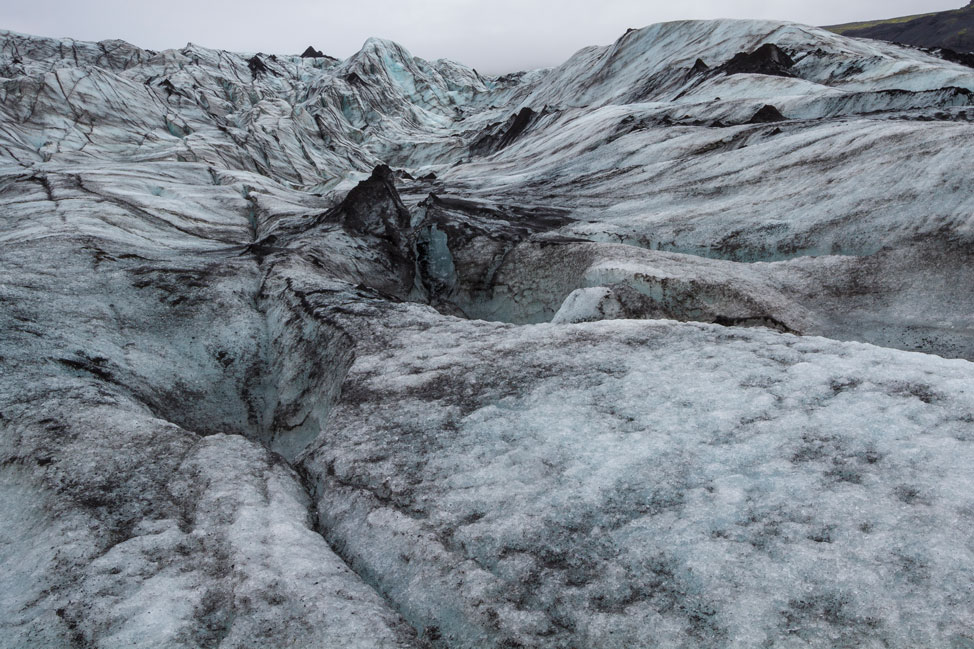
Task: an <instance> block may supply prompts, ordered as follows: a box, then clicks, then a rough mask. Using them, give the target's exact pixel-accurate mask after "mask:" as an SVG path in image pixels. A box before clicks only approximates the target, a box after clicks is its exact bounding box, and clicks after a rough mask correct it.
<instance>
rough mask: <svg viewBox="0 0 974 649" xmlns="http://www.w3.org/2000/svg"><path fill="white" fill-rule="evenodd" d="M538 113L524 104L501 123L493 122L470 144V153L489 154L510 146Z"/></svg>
mask: <svg viewBox="0 0 974 649" xmlns="http://www.w3.org/2000/svg"><path fill="white" fill-rule="evenodd" d="M537 117H538V113H536V112H534V110H533V109H531V108H529V107H527V106H525V107H523V108H521V110H520V111H518V112H517V113H516V114H514V115H511V117H510V118H509V119H508V120H507V121H506V122H504V123H503V124H494V125H492V126H490V127H488V129H487V131H486V132H485V133H484V134H483V135H482V136H480V137H479V138H478V139H477V140H476V141H475V142H474V143H473V144H471V145H470V153H471V154H472V155H490V154H492V153H496V152H497V151H500V150H501V149H503V148H505V147H508V146H510V145H511V144H512V143H513V142H514V141H515V140H517V139H518V138H519V137H520V136H521V135H522V134H523V133H524V132H525V131H526V130H527V129H528V127H529V126H531V124H532V123H533V122H534V121H535V120H536V119H537Z"/></svg>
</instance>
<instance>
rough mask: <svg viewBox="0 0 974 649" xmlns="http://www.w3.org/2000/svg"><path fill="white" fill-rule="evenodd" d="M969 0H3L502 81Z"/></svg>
mask: <svg viewBox="0 0 974 649" xmlns="http://www.w3.org/2000/svg"><path fill="white" fill-rule="evenodd" d="M966 3H967V0H813V1H811V2H798V1H795V0H666V1H659V0H601V1H599V0H558V1H547V0H345V1H342V2H336V1H334V0H318V1H315V0H151V1H149V0H0V28H2V29H10V30H13V31H18V32H25V33H28V34H38V35H43V36H70V37H73V38H77V39H80V40H102V39H106V38H123V39H125V40H127V41H130V42H132V43H135V44H136V45H140V46H142V47H146V48H150V49H165V48H171V47H182V46H183V45H185V44H186V43H188V42H192V43H196V44H198V45H204V46H207V47H214V48H220V49H227V50H235V51H240V52H256V51H261V52H266V53H278V54H292V53H293V54H297V53H300V52H301V51H303V50H304V48H305V47H307V46H308V45H314V46H315V47H317V48H318V49H321V50H323V51H324V52H325V53H326V54H330V55H332V56H337V57H340V58H345V57H347V56H349V55H351V54H353V53H354V52H356V51H357V50H358V49H359V47H360V46H361V45H362V42H363V41H364V40H365V39H366V38H367V37H369V36H379V37H382V38H389V39H392V40H394V41H396V42H398V43H400V44H402V45H404V46H405V47H406V48H407V49H409V50H410V51H411V52H412V53H413V54H414V55H416V56H421V57H423V58H427V59H435V58H451V59H455V60H457V61H461V62H463V63H466V64H468V65H472V66H474V67H476V68H478V69H479V70H480V71H481V72H486V73H501V72H510V71H514V70H520V69H527V68H533V67H546V66H550V65H556V64H558V63H561V62H562V61H564V60H565V59H566V58H568V57H569V56H570V55H571V54H572V53H574V52H576V51H577V50H578V49H580V48H582V47H584V46H586V45H605V44H608V43H611V42H612V41H614V40H615V39H616V38H618V37H619V36H621V35H622V33H623V32H625V31H626V29H627V28H629V27H644V26H646V25H649V24H652V23H656V22H662V21H667V20H679V19H684V18H775V19H783V20H794V21H797V22H802V23H808V24H813V25H826V24H837V23H844V22H852V21H856V20H868V19H873V18H889V17H893V16H902V15H909V14H916V13H924V12H931V11H940V10H944V9H957V8H959V7H961V6H963V5H965V4H966Z"/></svg>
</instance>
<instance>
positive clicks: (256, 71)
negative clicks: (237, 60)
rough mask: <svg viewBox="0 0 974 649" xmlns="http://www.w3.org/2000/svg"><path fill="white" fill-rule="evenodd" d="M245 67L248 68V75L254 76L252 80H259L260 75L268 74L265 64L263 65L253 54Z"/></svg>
mask: <svg viewBox="0 0 974 649" xmlns="http://www.w3.org/2000/svg"><path fill="white" fill-rule="evenodd" d="M247 67H248V68H250V74H252V75H254V79H259V78H260V77H261V76H262V75H264V74H267V73H268V72H270V69H269V68H268V67H267V64H265V63H264V62H263V61H262V60H261V59H260V56H258V55H257V54H254V55H253V56H252V57H250V58H249V59H247Z"/></svg>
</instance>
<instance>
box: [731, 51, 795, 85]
mask: <svg viewBox="0 0 974 649" xmlns="http://www.w3.org/2000/svg"><path fill="white" fill-rule="evenodd" d="M794 65H795V61H794V59H792V58H791V57H790V56H789V55H788V54H787V53H786V52H785V51H784V50H782V49H781V48H780V47H778V46H777V45H775V44H774V43H765V44H764V45H762V46H761V47H759V48H758V49H756V50H754V51H753V52H738V53H737V54H735V55H734V58H732V59H731V60H730V61H728V62H727V63H725V64H723V65H722V66H720V67H719V68H717V71H718V72H723V73H725V74H768V75H772V76H776V77H794V76H795V75H794V73H793V72H791V68H792V67H793V66H794Z"/></svg>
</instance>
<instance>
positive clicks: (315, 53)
mask: <svg viewBox="0 0 974 649" xmlns="http://www.w3.org/2000/svg"><path fill="white" fill-rule="evenodd" d="M301 58H303V59H323V58H325V53H324V52H322V51H321V50H316V49H315V48H314V47H312V46H311V45H309V46H308V49H306V50H305V51H304V52H302V53H301Z"/></svg>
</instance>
